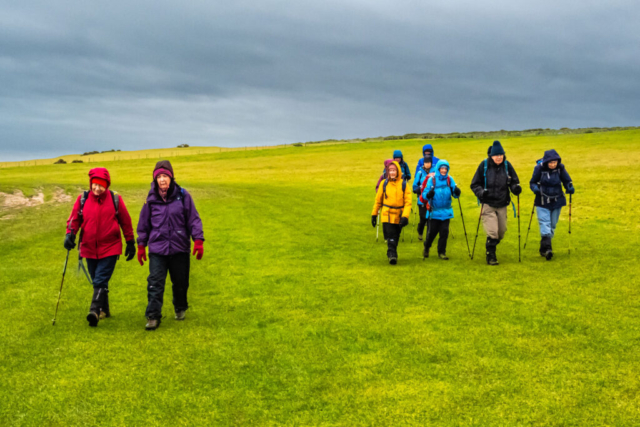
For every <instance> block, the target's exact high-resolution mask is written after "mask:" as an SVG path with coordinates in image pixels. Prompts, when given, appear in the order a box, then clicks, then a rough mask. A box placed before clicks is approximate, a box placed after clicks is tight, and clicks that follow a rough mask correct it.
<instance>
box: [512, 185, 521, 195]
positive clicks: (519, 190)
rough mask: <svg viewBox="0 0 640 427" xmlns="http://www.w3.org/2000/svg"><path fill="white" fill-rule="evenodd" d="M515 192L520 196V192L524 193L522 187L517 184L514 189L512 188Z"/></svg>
mask: <svg viewBox="0 0 640 427" xmlns="http://www.w3.org/2000/svg"><path fill="white" fill-rule="evenodd" d="M511 191H512V192H513V194H515V195H516V196H519V195H520V193H522V187H520V185H516V186H515V187H513V190H511Z"/></svg>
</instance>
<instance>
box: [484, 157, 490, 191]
mask: <svg viewBox="0 0 640 427" xmlns="http://www.w3.org/2000/svg"><path fill="white" fill-rule="evenodd" d="M488 161H489V159H484V189H485V190H486V189H487V163H488Z"/></svg>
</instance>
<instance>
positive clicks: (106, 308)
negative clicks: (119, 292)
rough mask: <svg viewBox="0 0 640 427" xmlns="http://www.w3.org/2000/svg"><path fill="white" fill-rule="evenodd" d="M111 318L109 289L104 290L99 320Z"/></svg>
mask: <svg viewBox="0 0 640 427" xmlns="http://www.w3.org/2000/svg"><path fill="white" fill-rule="evenodd" d="M107 317H111V310H110V309H109V289H107V288H105V294H104V303H103V304H102V308H101V309H100V320H102V319H105V318H107Z"/></svg>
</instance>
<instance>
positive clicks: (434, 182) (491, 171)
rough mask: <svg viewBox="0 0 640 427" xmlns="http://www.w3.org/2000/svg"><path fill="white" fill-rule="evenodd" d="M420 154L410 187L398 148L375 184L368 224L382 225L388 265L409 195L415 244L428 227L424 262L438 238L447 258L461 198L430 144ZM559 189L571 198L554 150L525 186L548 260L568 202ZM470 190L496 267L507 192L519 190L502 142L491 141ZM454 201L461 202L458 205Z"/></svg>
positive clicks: (395, 255) (404, 222)
mask: <svg viewBox="0 0 640 427" xmlns="http://www.w3.org/2000/svg"><path fill="white" fill-rule="evenodd" d="M422 155H423V157H422V158H421V159H420V160H419V161H418V165H417V167H416V171H415V177H414V179H413V185H412V189H408V188H407V187H408V182H410V181H411V171H410V169H409V166H408V165H407V163H406V162H405V161H404V157H403V155H402V152H401V151H400V150H395V151H394V152H393V159H390V160H385V161H384V171H383V174H382V176H380V179H379V180H378V183H377V184H376V198H375V203H374V205H373V211H372V213H371V224H372V225H373V226H374V227H376V226H378V225H379V223H378V221H381V222H382V231H383V235H384V239H385V240H386V242H387V257H388V259H389V263H390V264H396V263H397V262H398V250H397V249H398V242H399V239H400V234H401V232H402V229H403V227H405V226H407V225H408V224H409V217H410V214H411V212H412V203H413V202H412V194H416V196H417V199H418V201H417V204H418V214H419V217H420V219H419V222H418V224H417V232H418V239H419V240H423V234H424V228H425V226H427V237H426V238H425V239H424V249H423V258H428V257H429V251H430V249H431V246H432V244H433V242H434V240H435V239H436V237H437V236H440V237H439V239H438V257H439V258H440V259H442V260H448V259H449V257H448V256H447V240H448V238H449V222H450V220H451V219H452V218H453V217H454V215H453V207H452V199H453V198H455V199H459V197H460V195H461V194H462V191H461V190H460V187H458V186H457V185H456V181H455V180H454V179H453V177H452V176H451V175H450V165H449V162H447V161H446V160H444V159H438V158H437V157H435V155H434V150H433V147H432V146H431V144H427V145H425V146H423V147H422ZM563 186H564V190H565V191H566V193H567V194H570V195H572V194H573V193H574V192H575V189H574V187H573V182H572V181H571V177H570V176H569V173H568V172H567V170H566V168H565V166H564V165H563V164H562V159H561V158H560V155H559V154H558V153H557V152H556V150H548V151H545V153H544V156H543V158H542V159H540V160H538V161H537V162H536V165H535V167H534V169H533V175H532V177H531V180H530V181H529V187H530V188H531V191H533V193H534V194H535V201H534V207H535V208H536V210H537V217H538V223H539V225H540V236H541V239H540V250H539V251H540V255H541V256H543V257H545V258H546V259H547V260H551V258H552V257H553V249H552V245H551V240H552V239H553V236H554V234H555V229H556V225H557V224H558V220H559V218H560V212H561V210H562V207H563V206H566V204H567V201H566V197H565V193H564V191H563ZM471 191H473V193H474V195H475V196H476V197H477V199H478V203H479V204H480V209H481V210H480V218H481V220H482V226H483V228H484V231H485V233H486V234H487V241H486V261H487V264H489V265H498V258H497V256H496V249H497V246H498V244H499V243H500V242H501V241H502V239H504V236H505V233H506V231H507V208H508V207H509V205H510V204H512V201H511V193H513V195H515V196H516V197H519V196H520V193H521V192H522V188H521V187H520V180H519V178H518V175H517V174H516V170H515V168H514V167H513V165H512V164H511V163H510V162H508V161H507V158H506V155H505V151H504V148H503V147H502V144H501V143H500V141H494V142H493V144H492V145H491V146H490V147H489V150H488V152H487V158H485V159H484V160H482V161H481V162H480V164H479V165H478V169H477V170H476V173H475V175H474V176H473V179H472V180H471ZM458 203H459V204H460V202H459V201H458ZM514 212H515V207H514ZM461 213H462V210H461ZM532 214H533V212H532ZM463 221H464V219H463ZM463 224H464V222H463ZM465 235H466V231H465ZM476 238H477V235H476ZM474 249H475V245H474ZM470 255H471V257H473V255H472V254H470Z"/></svg>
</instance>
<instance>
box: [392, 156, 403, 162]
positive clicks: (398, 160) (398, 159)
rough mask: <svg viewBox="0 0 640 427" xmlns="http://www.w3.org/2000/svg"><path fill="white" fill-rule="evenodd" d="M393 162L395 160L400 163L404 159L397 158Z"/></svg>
mask: <svg viewBox="0 0 640 427" xmlns="http://www.w3.org/2000/svg"><path fill="white" fill-rule="evenodd" d="M393 160H395V161H396V162H398V163H400V162H401V161H402V157H395V158H394V159H393Z"/></svg>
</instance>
